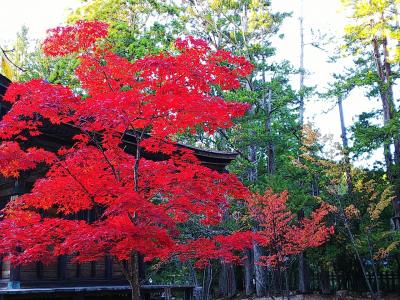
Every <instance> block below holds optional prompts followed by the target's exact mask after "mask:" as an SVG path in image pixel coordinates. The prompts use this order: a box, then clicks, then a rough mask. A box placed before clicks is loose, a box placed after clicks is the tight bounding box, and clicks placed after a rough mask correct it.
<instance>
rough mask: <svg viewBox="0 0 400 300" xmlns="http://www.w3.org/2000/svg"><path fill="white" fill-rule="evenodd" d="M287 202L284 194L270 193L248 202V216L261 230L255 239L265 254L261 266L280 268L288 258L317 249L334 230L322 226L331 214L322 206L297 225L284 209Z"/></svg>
mask: <svg viewBox="0 0 400 300" xmlns="http://www.w3.org/2000/svg"><path fill="white" fill-rule="evenodd" d="M287 199H288V194H287V192H283V193H280V194H273V193H272V191H270V190H269V191H267V192H265V194H263V195H259V194H255V195H253V197H251V198H250V200H249V207H250V212H251V214H252V216H253V217H254V218H255V219H256V220H257V221H258V223H259V226H260V229H259V230H258V231H257V234H256V235H255V239H256V240H257V242H258V243H259V244H260V245H262V246H263V247H265V248H266V250H267V253H268V254H267V255H265V256H262V257H261V258H260V263H261V264H265V265H269V266H282V265H283V264H284V262H285V261H286V259H287V258H288V256H290V255H293V254H299V253H301V252H303V251H304V250H306V249H308V248H313V247H318V246H320V245H322V244H323V243H325V242H326V240H327V239H328V238H329V237H330V235H331V234H333V227H327V226H326V225H325V223H324V222H323V219H324V217H325V216H326V215H327V214H328V213H329V211H330V209H329V207H328V206H327V205H325V204H322V205H321V206H320V207H319V208H318V209H316V210H315V211H313V212H312V213H311V216H310V217H309V218H303V219H302V220H300V221H296V220H295V215H294V214H293V213H292V212H290V210H289V209H288V208H287V206H286V202H287Z"/></svg>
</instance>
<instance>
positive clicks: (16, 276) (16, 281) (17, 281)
mask: <svg viewBox="0 0 400 300" xmlns="http://www.w3.org/2000/svg"><path fill="white" fill-rule="evenodd" d="M25 191H26V183H25V180H23V179H17V180H16V181H15V182H14V188H13V192H12V195H11V197H10V201H13V200H14V199H16V198H18V197H19V196H20V195H22V194H24V193H25ZM17 250H18V249H17ZM7 287H8V288H9V289H19V288H21V267H20V266H15V265H13V264H12V263H10V280H9V282H8V284H7Z"/></svg>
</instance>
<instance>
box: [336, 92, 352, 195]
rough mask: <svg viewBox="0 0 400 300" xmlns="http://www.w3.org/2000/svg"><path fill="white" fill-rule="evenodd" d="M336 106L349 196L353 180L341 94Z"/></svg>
mask: <svg viewBox="0 0 400 300" xmlns="http://www.w3.org/2000/svg"><path fill="white" fill-rule="evenodd" d="M338 107H339V117H340V129H341V138H342V147H343V156H344V164H345V172H346V184H347V191H348V193H349V195H350V197H351V196H352V193H353V180H352V175H351V164H350V153H349V142H348V139H347V131H346V124H345V121H344V112H343V98H342V96H339V98H338Z"/></svg>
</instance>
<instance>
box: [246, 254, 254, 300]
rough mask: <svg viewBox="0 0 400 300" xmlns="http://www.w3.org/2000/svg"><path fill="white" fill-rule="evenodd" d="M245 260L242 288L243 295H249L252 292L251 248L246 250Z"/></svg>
mask: <svg viewBox="0 0 400 300" xmlns="http://www.w3.org/2000/svg"><path fill="white" fill-rule="evenodd" d="M245 253H246V260H245V261H244V289H245V295H246V296H250V295H252V294H253V293H254V283H253V280H254V257H253V250H252V249H247V250H246V252H245Z"/></svg>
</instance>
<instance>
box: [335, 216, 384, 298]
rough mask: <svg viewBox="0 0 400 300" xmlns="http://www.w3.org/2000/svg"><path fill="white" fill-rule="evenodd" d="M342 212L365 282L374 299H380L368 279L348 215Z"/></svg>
mask: <svg viewBox="0 0 400 300" xmlns="http://www.w3.org/2000/svg"><path fill="white" fill-rule="evenodd" d="M342 214H343V218H344V220H345V228H346V231H347V234H348V236H349V238H350V242H351V246H352V248H353V250H354V252H355V254H356V256H357V259H358V262H359V263H360V267H361V270H362V273H363V276H364V279H365V282H366V284H367V287H368V290H369V292H370V293H371V296H372V298H373V299H374V300H378V299H379V296H377V295H376V294H375V292H374V290H373V288H372V285H371V282H370V281H369V279H368V274H367V271H366V269H365V267H364V263H363V261H362V258H361V255H360V253H359V252H358V249H357V246H356V241H355V239H354V235H353V233H352V231H351V229H350V224H349V223H348V221H347V218H346V216H345V215H344V213H342Z"/></svg>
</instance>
